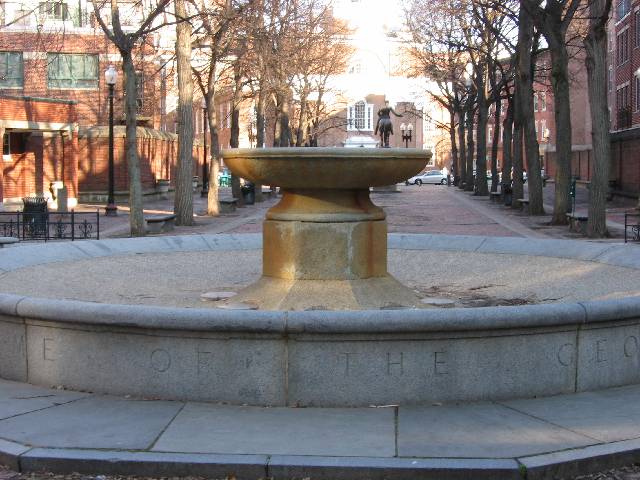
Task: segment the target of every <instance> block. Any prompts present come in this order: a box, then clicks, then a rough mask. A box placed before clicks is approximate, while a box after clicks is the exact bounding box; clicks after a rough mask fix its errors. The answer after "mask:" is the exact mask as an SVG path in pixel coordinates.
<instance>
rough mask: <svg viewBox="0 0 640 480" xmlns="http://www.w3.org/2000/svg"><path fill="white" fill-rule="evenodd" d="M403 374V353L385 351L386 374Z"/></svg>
mask: <svg viewBox="0 0 640 480" xmlns="http://www.w3.org/2000/svg"><path fill="white" fill-rule="evenodd" d="M394 372H395V373H396V374H398V375H402V374H404V353H403V352H400V355H398V354H392V353H387V375H393V374H394Z"/></svg>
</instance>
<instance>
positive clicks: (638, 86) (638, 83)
mask: <svg viewBox="0 0 640 480" xmlns="http://www.w3.org/2000/svg"><path fill="white" fill-rule="evenodd" d="M634 82H635V92H636V112H637V111H638V110H640V77H635V78H634Z"/></svg>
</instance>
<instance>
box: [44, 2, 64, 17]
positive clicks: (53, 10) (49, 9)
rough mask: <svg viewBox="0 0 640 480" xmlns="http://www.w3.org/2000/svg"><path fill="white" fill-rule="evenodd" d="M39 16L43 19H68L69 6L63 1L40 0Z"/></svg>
mask: <svg viewBox="0 0 640 480" xmlns="http://www.w3.org/2000/svg"><path fill="white" fill-rule="evenodd" d="M40 16H41V17H42V18H43V19H45V20H62V21H64V20H69V7H68V5H67V4H66V3H64V2H40Z"/></svg>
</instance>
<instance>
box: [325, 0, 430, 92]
mask: <svg viewBox="0 0 640 480" xmlns="http://www.w3.org/2000/svg"><path fill="white" fill-rule="evenodd" d="M334 13H335V15H336V16H337V17H339V18H343V19H345V20H347V21H348V22H349V24H350V25H351V27H352V28H354V29H355V31H354V34H353V37H352V39H353V46H354V47H355V48H356V52H355V54H354V56H353V65H358V67H359V68H357V69H355V73H350V74H346V75H343V76H341V78H340V79H339V82H340V88H341V89H343V90H344V91H345V93H346V94H347V96H348V97H349V98H350V99H351V100H353V101H354V102H355V101H357V100H360V99H362V98H363V97H364V96H365V95H367V94H369V93H375V94H385V95H386V96H387V98H388V99H390V101H391V103H392V104H393V103H396V102H398V101H418V100H422V98H423V95H422V94H421V92H422V91H423V87H421V86H420V83H421V82H419V81H415V80H410V79H406V78H402V77H398V76H393V75H391V74H390V73H393V72H395V71H396V70H397V69H398V68H399V65H398V58H399V57H398V55H397V48H398V42H397V41H394V38H393V37H389V35H388V34H389V33H390V32H393V31H394V30H400V29H402V27H403V23H404V11H403V2H400V1H399V0H335V1H334ZM400 68H401V66H400ZM358 70H359V73H358ZM418 97H419V98H418Z"/></svg>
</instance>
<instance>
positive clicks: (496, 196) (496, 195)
mask: <svg viewBox="0 0 640 480" xmlns="http://www.w3.org/2000/svg"><path fill="white" fill-rule="evenodd" d="M489 199H490V200H491V201H492V202H498V203H499V202H500V200H502V192H489Z"/></svg>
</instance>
